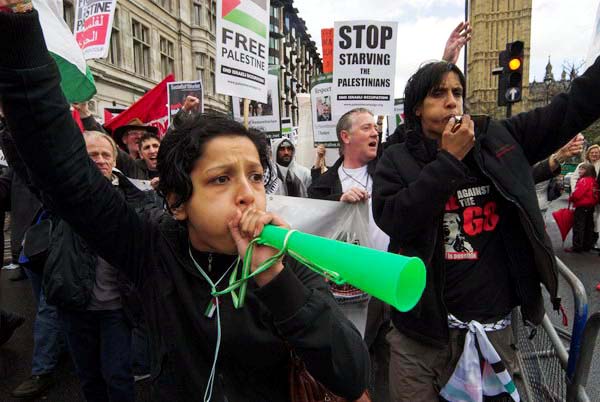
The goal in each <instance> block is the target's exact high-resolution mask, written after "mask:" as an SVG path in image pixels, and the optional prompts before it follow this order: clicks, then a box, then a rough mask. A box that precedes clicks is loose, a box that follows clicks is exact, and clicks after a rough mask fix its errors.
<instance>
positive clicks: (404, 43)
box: [294, 0, 599, 97]
mask: <svg viewBox="0 0 600 402" xmlns="http://www.w3.org/2000/svg"><path fill="white" fill-rule="evenodd" d="M598 2H599V0H576V1H566V0H533V10H532V22H531V65H530V71H529V79H530V80H533V79H534V77H535V79H536V80H537V81H541V80H542V79H543V77H544V72H545V67H546V63H547V62H548V56H551V61H552V65H553V67H554V70H553V71H554V76H555V78H557V79H558V78H560V73H561V71H562V66H563V65H565V66H567V65H568V66H570V65H572V64H575V65H576V66H579V65H580V64H581V63H582V62H583V61H584V60H585V58H586V56H587V51H588V47H589V45H590V41H591V38H592V30H593V26H594V22H595V21H594V20H595V16H596V10H597V8H598ZM464 4H465V2H464V0H367V1H364V0H294V6H295V7H296V8H298V10H299V12H300V17H301V18H303V19H304V20H305V21H306V25H307V27H308V30H309V32H310V34H311V35H312V37H313V40H314V41H315V42H317V44H318V46H319V50H320V47H321V28H333V22H334V21H344V20H346V21H348V20H359V19H372V20H378V21H398V29H399V43H398V51H397V64H396V97H401V95H402V93H403V91H404V85H405V83H406V80H407V79H408V77H410V75H411V74H412V73H413V72H414V71H415V70H416V69H417V68H418V67H419V65H420V64H421V63H422V62H423V61H426V60H431V59H439V58H441V56H442V52H443V48H444V44H445V43H446V39H447V38H448V35H449V34H450V31H451V30H452V29H453V28H454V27H455V26H456V25H457V24H458V23H459V22H460V21H462V20H463V19H464V7H465V6H464ZM463 57H464V56H463V55H462V53H461V56H460V59H459V66H461V69H462V66H463V64H462V63H463V60H464V59H463Z"/></svg>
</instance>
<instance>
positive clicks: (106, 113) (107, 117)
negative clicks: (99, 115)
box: [104, 108, 113, 125]
mask: <svg viewBox="0 0 600 402" xmlns="http://www.w3.org/2000/svg"><path fill="white" fill-rule="evenodd" d="M112 118H113V114H112V113H111V112H110V111H109V110H108V109H107V108H104V124H105V125H107V124H108V122H109V121H111V120H112Z"/></svg>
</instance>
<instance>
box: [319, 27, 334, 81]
mask: <svg viewBox="0 0 600 402" xmlns="http://www.w3.org/2000/svg"><path fill="white" fill-rule="evenodd" d="M321 46H322V47H323V72H324V73H331V72H333V28H324V29H321Z"/></svg>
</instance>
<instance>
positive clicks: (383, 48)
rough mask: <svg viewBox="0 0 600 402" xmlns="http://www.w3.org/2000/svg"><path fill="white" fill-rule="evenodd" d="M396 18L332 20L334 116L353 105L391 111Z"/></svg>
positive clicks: (378, 112) (389, 112) (387, 112)
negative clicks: (389, 19) (385, 20)
mask: <svg viewBox="0 0 600 402" xmlns="http://www.w3.org/2000/svg"><path fill="white" fill-rule="evenodd" d="M397 28H398V24H397V23H396V22H380V21H343V22H336V23H335V24H334V46H333V87H332V89H333V91H332V92H333V105H332V112H333V114H334V115H335V116H336V117H339V116H341V115H342V114H344V113H346V112H347V111H349V110H351V109H354V108H356V107H364V108H367V109H369V110H370V111H371V112H373V113H374V114H376V115H378V114H381V115H391V114H393V113H394V81H395V79H394V78H395V74H396V41H397V36H398V29H397Z"/></svg>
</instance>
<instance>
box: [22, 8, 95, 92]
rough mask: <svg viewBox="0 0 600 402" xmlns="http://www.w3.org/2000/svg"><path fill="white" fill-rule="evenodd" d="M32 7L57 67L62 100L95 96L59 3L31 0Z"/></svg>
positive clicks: (85, 67) (87, 72)
mask: <svg viewBox="0 0 600 402" xmlns="http://www.w3.org/2000/svg"><path fill="white" fill-rule="evenodd" d="M33 8H35V9H36V10H37V12H38V14H39V16H40V24H41V26H42V31H43V32H44V39H45V40H46V45H47V46H48V50H49V51H50V54H51V55H52V57H53V58H54V60H55V61H56V64H57V65H58V69H59V71H60V76H61V83H60V85H61V88H62V90H63V92H64V94H65V97H66V98H67V100H68V101H69V102H70V103H79V102H84V101H87V100H90V99H91V98H92V97H93V96H94V95H95V94H96V85H95V84H94V78H93V77H92V73H91V72H90V69H89V68H88V67H87V65H86V63H85V59H84V58H83V52H82V51H81V48H80V47H79V45H78V44H77V42H76V41H75V37H74V36H73V33H71V30H70V29H69V27H68V26H67V24H66V23H65V21H64V20H63V18H62V12H63V7H62V0H33Z"/></svg>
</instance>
